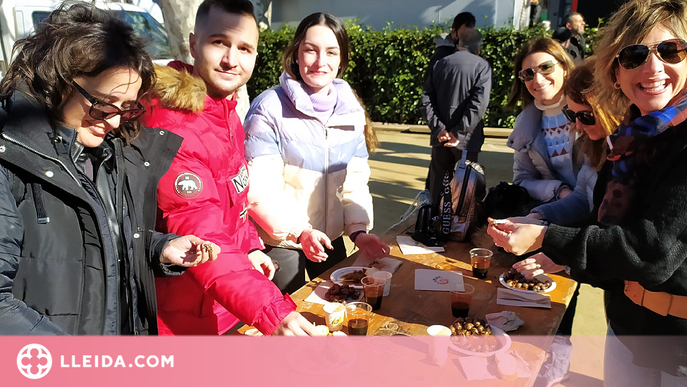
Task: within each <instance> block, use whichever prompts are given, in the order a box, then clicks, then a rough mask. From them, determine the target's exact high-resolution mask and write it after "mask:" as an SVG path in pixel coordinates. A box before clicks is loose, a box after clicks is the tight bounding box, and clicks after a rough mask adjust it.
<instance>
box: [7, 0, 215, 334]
mask: <svg viewBox="0 0 687 387" xmlns="http://www.w3.org/2000/svg"><path fill="white" fill-rule="evenodd" d="M144 47H145V43H144V42H143V41H142V40H140V39H139V38H137V37H135V35H134V33H133V30H132V29H131V27H129V26H128V25H127V24H126V23H124V22H122V21H119V20H117V19H116V18H115V17H114V15H111V14H109V13H107V12H105V11H101V10H98V9H96V8H94V7H93V6H90V5H86V4H84V3H75V4H73V5H70V6H67V5H64V6H62V7H60V8H59V9H58V10H56V11H54V12H53V13H52V14H51V15H50V16H49V17H48V18H47V19H46V20H45V21H44V22H43V23H42V24H41V25H40V27H39V28H38V30H37V31H36V33H35V34H33V35H30V36H29V37H27V38H26V39H23V40H20V41H18V42H17V47H15V49H16V50H17V52H18V54H17V57H16V59H15V60H14V61H13V62H12V63H11V65H10V67H9V69H8V71H7V73H6V75H5V77H4V78H3V80H2V82H1V83H0V99H1V100H2V109H1V110H0V125H1V128H2V129H1V130H0V335H4V334H11V335H18V334H19V335H20V334H40V335H47V334H74V335H76V334H82V335H83V334H87V335H103V334H155V333H157V319H156V297H155V283H154V280H153V275H154V272H157V274H160V275H174V274H178V273H179V272H181V271H182V270H183V267H187V266H194V265H197V264H200V263H203V262H205V261H207V260H211V259H214V258H215V257H216V254H217V252H218V250H219V248H218V247H217V246H216V245H213V244H211V243H210V242H205V241H203V240H200V239H199V238H196V237H194V236H192V235H188V236H184V237H178V236H176V235H172V234H161V233H156V232H154V229H155V217H156V197H155V192H156V189H157V182H158V180H159V179H160V177H161V176H162V175H163V174H164V173H165V172H166V171H167V169H168V167H169V165H170V163H171V161H172V159H173V157H174V155H175V154H176V151H177V149H178V148H179V145H180V144H181V138H179V137H178V136H175V135H174V134H172V133H169V132H167V131H162V130H151V129H145V128H142V127H141V126H140V125H138V124H137V122H136V120H137V119H138V117H140V116H141V115H142V114H143V113H144V111H145V110H144V109H143V106H142V105H141V104H140V103H139V102H138V101H139V99H140V98H142V97H143V96H145V95H146V93H147V92H148V91H149V90H150V89H151V87H152V85H153V83H154V81H155V75H154V74H155V73H154V70H153V65H152V62H151V60H150V58H149V57H148V55H147V54H146V52H145V50H144Z"/></svg>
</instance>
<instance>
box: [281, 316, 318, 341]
mask: <svg viewBox="0 0 687 387" xmlns="http://www.w3.org/2000/svg"><path fill="white" fill-rule="evenodd" d="M314 334H315V326H314V325H312V323H310V321H308V320H306V319H305V317H303V316H302V315H301V314H300V313H298V312H291V313H289V314H288V315H286V317H284V319H283V320H282V321H281V323H279V326H278V327H277V329H276V330H275V331H274V333H272V335H273V336H312V335H314Z"/></svg>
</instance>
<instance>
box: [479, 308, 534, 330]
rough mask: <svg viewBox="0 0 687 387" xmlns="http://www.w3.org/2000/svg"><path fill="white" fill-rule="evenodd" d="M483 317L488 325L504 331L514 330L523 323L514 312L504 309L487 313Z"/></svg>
mask: <svg viewBox="0 0 687 387" xmlns="http://www.w3.org/2000/svg"><path fill="white" fill-rule="evenodd" d="M484 317H485V318H486V319H487V322H488V323H489V325H491V326H494V327H497V328H500V329H501V330H502V331H504V332H510V331H514V330H516V329H518V327H519V326H521V325H522V324H524V323H525V322H524V321H522V320H521V319H520V317H518V315H516V314H515V312H512V311H510V310H504V311H503V312H501V313H489V314H487V315H485V316H484Z"/></svg>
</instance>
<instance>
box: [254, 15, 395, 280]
mask: <svg viewBox="0 0 687 387" xmlns="http://www.w3.org/2000/svg"><path fill="white" fill-rule="evenodd" d="M348 46H349V44H348V35H347V34H346V30H345V29H344V27H343V24H342V23H341V21H339V20H338V19H337V18H335V17H334V16H332V15H330V14H326V13H314V14H312V15H310V16H308V17H306V18H305V19H303V21H302V22H301V23H300V25H299V26H298V28H297V29H296V34H295V36H294V39H293V40H292V41H291V43H290V44H289V46H288V47H287V49H286V50H285V52H284V57H283V66H284V69H285V71H284V73H283V74H282V75H281V77H280V78H279V86H276V87H274V88H272V89H269V90H267V91H265V92H263V93H262V94H260V96H258V98H256V99H255V100H254V101H253V103H252V104H251V109H250V111H249V112H248V115H247V117H246V122H245V124H244V127H245V130H246V142H245V146H246V148H245V150H246V159H247V160H248V168H249V175H250V179H251V191H250V193H249V200H250V201H251V203H252V205H251V208H250V209H249V213H250V216H251V218H252V219H253V220H254V221H255V223H256V225H257V226H258V231H259V232H260V236H261V237H262V238H263V240H264V241H265V244H266V245H267V249H266V250H265V252H266V253H267V255H269V256H270V257H271V258H272V259H273V260H274V261H276V262H277V264H278V265H279V270H278V271H277V273H276V275H275V278H274V281H275V283H276V284H277V285H278V286H279V287H280V289H282V291H284V292H293V291H295V290H297V289H298V288H299V287H301V286H302V285H303V284H305V270H306V269H307V270H308V274H309V276H310V277H311V278H314V277H316V276H318V275H319V274H321V273H322V272H324V271H325V270H327V269H328V268H329V267H331V266H332V265H334V264H336V263H337V262H340V261H341V260H343V259H344V258H346V249H345V246H344V243H343V238H342V235H343V234H346V235H349V237H350V238H351V240H353V242H354V243H355V244H356V246H357V247H358V248H360V249H361V250H362V252H363V253H364V254H365V255H367V256H371V257H374V258H379V257H383V256H386V255H388V253H389V247H388V246H387V245H386V244H384V243H383V242H382V241H381V240H380V239H379V238H378V237H377V236H375V235H372V234H368V231H369V230H370V229H371V228H372V196H371V195H370V191H369V188H368V185H367V183H368V179H369V177H370V168H369V166H368V164H367V160H368V153H367V149H366V144H365V134H364V128H365V112H364V110H363V108H362V107H361V106H360V103H359V102H358V100H357V98H356V96H355V95H354V93H353V91H352V90H351V87H350V86H349V85H348V83H346V81H344V80H342V79H339V78H337V75H339V74H341V73H343V71H344V70H345V68H346V66H347V64H348V56H349V48H348ZM325 261H326V263H324V262H325Z"/></svg>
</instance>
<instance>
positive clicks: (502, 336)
mask: <svg viewBox="0 0 687 387" xmlns="http://www.w3.org/2000/svg"><path fill="white" fill-rule="evenodd" d="M490 326H491V325H490ZM491 334H492V335H491V337H494V338H496V339H497V340H498V342H499V343H500V344H501V346H500V347H498V348H497V349H496V350H494V351H489V352H477V351H470V350H468V349H465V348H462V347H460V346H459V345H458V344H456V343H455V341H456V340H460V339H463V337H462V336H451V342H450V343H449V347H451V349H453V350H454V351H457V352H460V353H462V354H463V355H469V356H491V355H494V354H497V353H501V352H505V351H507V350H508V349H509V348H510V346H511V343H512V342H511V339H510V336H508V334H507V333H506V332H504V331H502V330H501V329H499V328H496V327H494V326H491ZM488 337H490V336H486V337H484V336H468V337H467V339H468V340H474V342H475V344H478V340H484V339H487V338H488Z"/></svg>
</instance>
